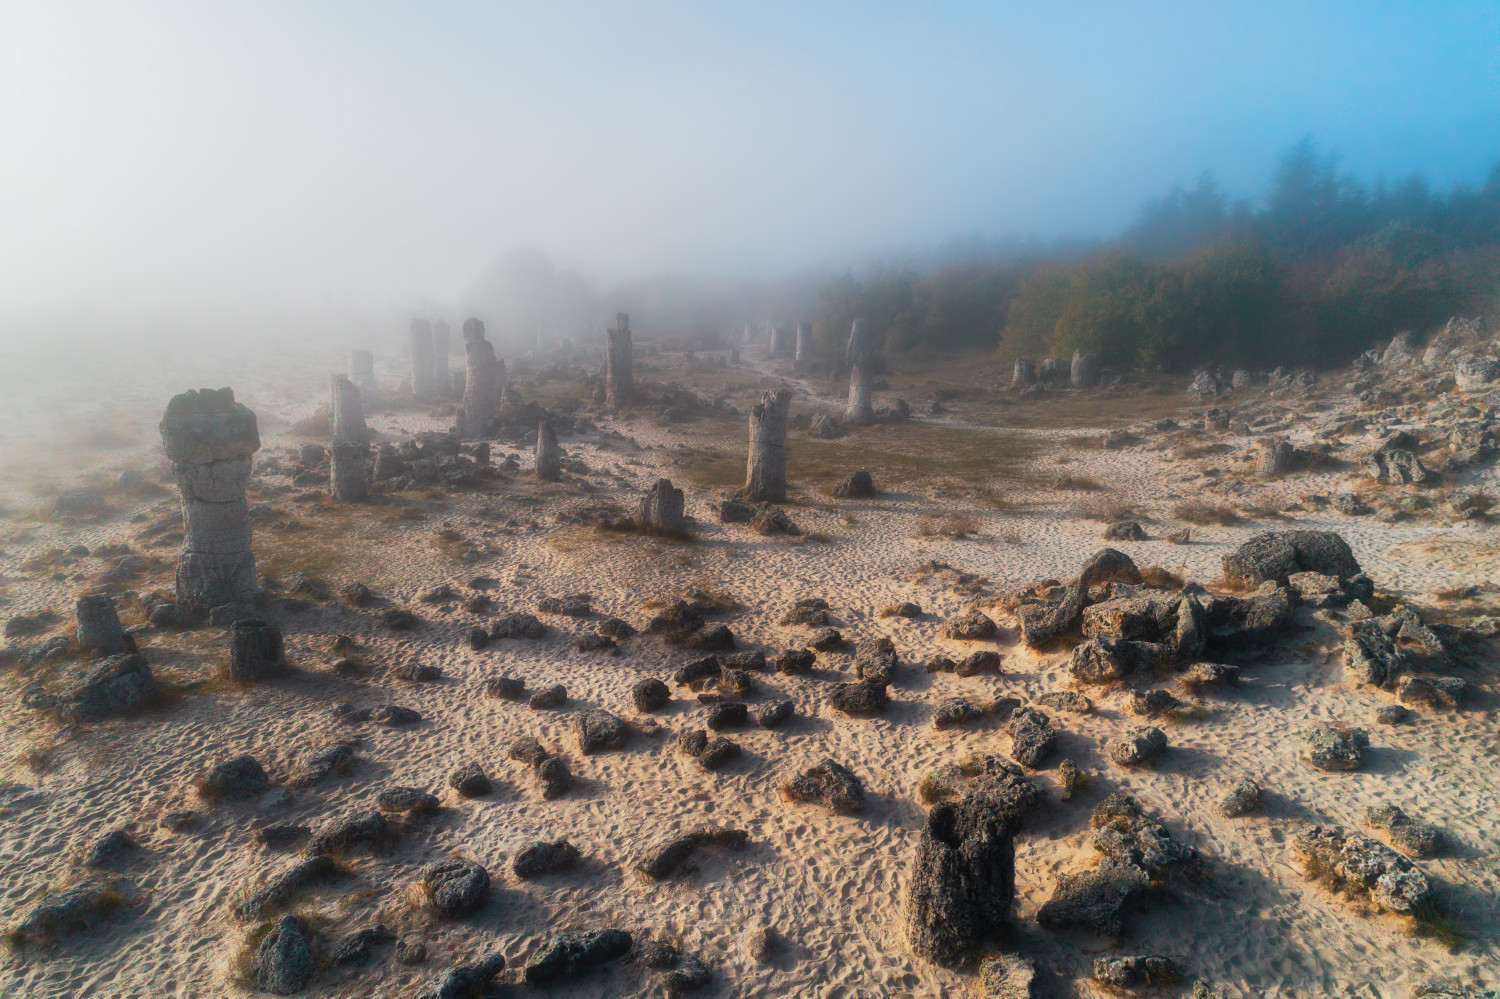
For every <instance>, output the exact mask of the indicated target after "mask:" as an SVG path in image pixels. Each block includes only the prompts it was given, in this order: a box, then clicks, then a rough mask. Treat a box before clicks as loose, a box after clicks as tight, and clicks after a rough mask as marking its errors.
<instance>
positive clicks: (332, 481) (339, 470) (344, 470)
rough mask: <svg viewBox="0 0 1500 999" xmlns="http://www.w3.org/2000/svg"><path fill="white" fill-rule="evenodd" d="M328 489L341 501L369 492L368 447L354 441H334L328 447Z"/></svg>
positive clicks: (353, 499)
mask: <svg viewBox="0 0 1500 999" xmlns="http://www.w3.org/2000/svg"><path fill="white" fill-rule="evenodd" d="M328 490H329V492H331V493H332V494H333V498H334V499H336V500H338V501H340V502H341V503H353V502H356V501H358V500H362V499H364V498H365V497H366V496H368V495H369V494H370V458H369V448H367V447H366V446H365V445H364V444H361V443H358V442H355V441H335V442H334V445H333V447H331V448H329V449H328Z"/></svg>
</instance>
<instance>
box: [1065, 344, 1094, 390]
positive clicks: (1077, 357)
mask: <svg viewBox="0 0 1500 999" xmlns="http://www.w3.org/2000/svg"><path fill="white" fill-rule="evenodd" d="M1068 380H1069V381H1071V382H1072V383H1073V385H1074V387H1075V388H1086V387H1088V386H1090V385H1092V384H1094V382H1096V381H1098V380H1099V355H1098V354H1092V353H1087V352H1085V351H1082V350H1075V351H1073V368H1072V371H1071V372H1070V373H1069V379H1068Z"/></svg>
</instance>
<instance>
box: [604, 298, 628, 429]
mask: <svg viewBox="0 0 1500 999" xmlns="http://www.w3.org/2000/svg"><path fill="white" fill-rule="evenodd" d="M634 399H635V353H634V347H633V345H632V344H631V340H630V315H629V314H628V313H624V312H617V313H615V328H614V329H612V330H605V331H604V404H605V405H606V406H608V407H609V408H610V409H617V408H618V407H620V406H626V405H629V404H630V402H631V401H632V400H634Z"/></svg>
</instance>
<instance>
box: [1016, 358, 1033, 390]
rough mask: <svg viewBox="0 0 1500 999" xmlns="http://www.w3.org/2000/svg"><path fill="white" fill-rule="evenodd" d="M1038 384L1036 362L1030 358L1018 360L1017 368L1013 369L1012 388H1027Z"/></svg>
mask: <svg viewBox="0 0 1500 999" xmlns="http://www.w3.org/2000/svg"><path fill="white" fill-rule="evenodd" d="M1035 384H1036V362H1035V361H1033V360H1032V359H1031V358H1029V357H1018V358H1016V363H1015V367H1014V368H1012V369H1011V375H1010V387H1011V388H1025V387H1026V386H1028V385H1035Z"/></svg>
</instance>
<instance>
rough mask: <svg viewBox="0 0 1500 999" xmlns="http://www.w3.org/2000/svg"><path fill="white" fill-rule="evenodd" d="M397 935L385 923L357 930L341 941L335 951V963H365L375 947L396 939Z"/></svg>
mask: <svg viewBox="0 0 1500 999" xmlns="http://www.w3.org/2000/svg"><path fill="white" fill-rule="evenodd" d="M395 938H396V935H395V934H394V933H392V932H391V931H390V930H389V929H388V928H387V927H386V926H385V924H384V923H377V924H376V925H375V926H370V927H366V928H365V929H362V930H356V931H355V932H353V933H351V934H349V935H348V936H347V937H345V938H344V939H343V940H341V941H340V942H339V945H338V946H337V947H336V948H334V951H333V963H334V964H363V963H364V962H366V961H368V960H369V959H370V958H371V956H372V955H373V952H374V948H375V947H376V946H377V945H379V944H383V943H389V942H390V941H392V940H394V939H395Z"/></svg>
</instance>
